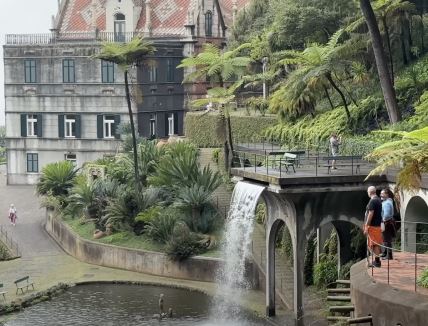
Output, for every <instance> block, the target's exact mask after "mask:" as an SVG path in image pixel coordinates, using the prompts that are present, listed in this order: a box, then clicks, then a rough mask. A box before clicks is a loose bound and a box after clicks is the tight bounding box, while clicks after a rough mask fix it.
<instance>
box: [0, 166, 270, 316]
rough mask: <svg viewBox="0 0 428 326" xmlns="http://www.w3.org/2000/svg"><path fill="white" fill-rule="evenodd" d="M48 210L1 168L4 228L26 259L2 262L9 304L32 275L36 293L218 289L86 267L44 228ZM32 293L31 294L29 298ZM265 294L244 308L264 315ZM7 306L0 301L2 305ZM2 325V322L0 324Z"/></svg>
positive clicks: (249, 298) (252, 296)
mask: <svg viewBox="0 0 428 326" xmlns="http://www.w3.org/2000/svg"><path fill="white" fill-rule="evenodd" d="M11 203H13V204H15V206H16V207H17V210H18V222H17V225H16V226H15V227H13V226H11V225H9V220H8V218H7V212H8V208H9V205H10V204H11ZM44 218H45V213H44V210H42V209H40V207H39V203H38V198H37V197H36V196H35V195H34V187H33V186H7V185H6V178H5V175H4V166H0V225H3V226H5V228H6V229H7V231H8V233H9V235H10V236H12V238H13V239H14V240H15V241H16V242H17V243H18V245H19V248H20V251H21V253H22V258H19V259H15V260H11V261H7V262H0V283H3V284H4V286H5V290H6V291H8V293H7V295H6V297H7V300H6V302H11V301H14V300H20V299H22V298H24V297H25V295H24V296H23V295H16V294H15V290H16V287H15V285H14V283H13V281H15V280H16V279H18V278H20V277H22V276H26V275H29V276H30V277H31V278H32V279H33V280H34V283H35V287H36V291H42V290H46V289H48V288H50V287H52V286H54V285H56V284H58V283H60V282H63V283H77V282H84V281H138V282H142V283H150V284H160V285H169V286H181V287H186V288H189V289H196V290H200V291H202V292H205V293H207V294H209V295H214V294H215V292H216V285H215V284H214V283H208V282H196V281H187V280H179V279H171V278H165V277H158V276H152V275H147V274H142V273H136V272H130V271H125V270H120V269H114V268H107V267H101V266H96V265H90V264H86V263H83V262H81V261H79V260H77V259H75V258H73V257H71V256H69V255H67V254H66V253H65V252H64V251H63V250H62V249H61V248H60V247H59V246H58V245H57V243H56V242H55V241H54V240H53V239H51V238H50V236H49V235H48V234H47V232H46V231H45V230H44V228H43V222H44ZM31 293H32V292H31V291H30V292H29V294H31ZM264 300H265V298H264V294H263V293H262V292H260V291H248V293H246V294H245V295H244V302H243V304H244V306H245V307H247V308H248V309H250V310H252V311H255V312H256V313H258V314H259V315H263V314H264V311H265V303H264ZM1 303H3V302H2V301H1V299H0V304H1ZM0 321H1V320H0Z"/></svg>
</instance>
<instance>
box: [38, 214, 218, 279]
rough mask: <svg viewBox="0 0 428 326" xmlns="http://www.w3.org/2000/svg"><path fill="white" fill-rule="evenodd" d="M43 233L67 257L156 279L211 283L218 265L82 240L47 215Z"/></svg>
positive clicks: (203, 259)
mask: <svg viewBox="0 0 428 326" xmlns="http://www.w3.org/2000/svg"><path fill="white" fill-rule="evenodd" d="M46 230H47V231H48V233H49V234H50V235H51V236H52V237H53V238H54V239H55V240H56V241H57V242H58V243H59V245H60V246H61V247H62V248H63V249H64V250H65V251H66V252H67V253H68V254H70V255H72V256H74V257H76V258H77V259H79V260H81V261H83V262H86V263H90V264H95V265H101V266H106V267H113V268H120V269H125V270H129V271H134V272H141V273H146V274H152V275H158V276H166V277H173V278H181V279H189V280H194V281H204V282H214V277H215V271H216V270H217V267H218V265H219V262H220V260H219V259H215V258H208V257H196V258H189V259H187V260H185V261H184V262H174V261H171V260H170V259H169V258H168V257H167V256H166V255H165V254H162V253H157V252H149V251H143V250H138V249H127V248H121V247H116V246H111V245H106V244H100V243H96V242H92V241H89V240H85V239H82V238H80V237H79V236H78V235H76V234H75V233H74V232H73V231H72V230H71V229H70V228H69V227H68V226H67V225H66V224H65V223H63V222H62V221H60V220H59V219H57V218H55V217H54V216H53V215H52V214H51V213H48V214H47V219H46Z"/></svg>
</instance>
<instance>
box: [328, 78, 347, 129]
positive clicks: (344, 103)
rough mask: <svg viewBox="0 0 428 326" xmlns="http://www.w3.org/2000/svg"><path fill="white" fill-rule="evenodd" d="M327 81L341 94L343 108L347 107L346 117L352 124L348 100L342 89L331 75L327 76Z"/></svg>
mask: <svg viewBox="0 0 428 326" xmlns="http://www.w3.org/2000/svg"><path fill="white" fill-rule="evenodd" d="M327 80H328V81H329V82H330V84H331V86H333V88H334V89H335V90H336V91H337V92H338V93H339V95H340V97H341V98H342V102H343V106H344V107H345V112H346V117H347V118H348V122H351V113H350V112H349V108H348V103H346V98H345V95H344V94H343V92H342V91H341V89H340V88H339V87H338V86H337V85H336V83H335V82H334V80H333V77H332V76H331V75H330V74H327Z"/></svg>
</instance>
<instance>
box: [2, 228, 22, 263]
mask: <svg viewBox="0 0 428 326" xmlns="http://www.w3.org/2000/svg"><path fill="white" fill-rule="evenodd" d="M0 240H1V242H3V243H4V245H5V246H6V247H7V248H8V249H9V251H10V252H11V254H12V256H13V257H21V251H20V250H19V246H18V243H17V242H16V241H14V240H13V239H12V237H11V236H9V234H8V233H7V231H6V228H5V227H4V226H3V225H0Z"/></svg>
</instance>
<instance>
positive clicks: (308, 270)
mask: <svg viewBox="0 0 428 326" xmlns="http://www.w3.org/2000/svg"><path fill="white" fill-rule="evenodd" d="M316 247H317V238H316V234H314V235H313V236H312V237H311V238H310V239H309V241H308V246H307V248H306V253H305V265H304V274H305V284H306V285H312V284H313V283H314V274H313V272H314V254H315V249H316Z"/></svg>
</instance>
